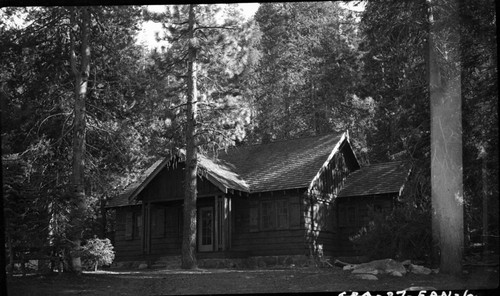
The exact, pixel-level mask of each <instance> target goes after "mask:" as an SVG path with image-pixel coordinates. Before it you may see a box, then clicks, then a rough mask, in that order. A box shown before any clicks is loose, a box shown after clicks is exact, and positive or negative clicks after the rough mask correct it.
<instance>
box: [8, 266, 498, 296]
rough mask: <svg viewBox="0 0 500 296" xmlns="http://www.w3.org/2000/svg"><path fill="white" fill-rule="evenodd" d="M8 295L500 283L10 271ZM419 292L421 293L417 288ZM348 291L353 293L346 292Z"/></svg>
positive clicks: (486, 275) (317, 272) (487, 280)
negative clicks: (17, 273)
mask: <svg viewBox="0 0 500 296" xmlns="http://www.w3.org/2000/svg"><path fill="white" fill-rule="evenodd" d="M7 284H8V291H9V295H172V294H228V293H229V294H238V293H287V292H325V291H336V292H342V291H367V290H368V291H399V290H403V289H406V288H409V287H412V286H413V287H414V286H419V287H434V288H436V289H438V290H450V289H452V290H466V289H467V290H476V289H493V288H496V287H498V269H496V270H481V271H474V272H472V273H469V274H465V275H464V276H462V277H451V276H447V275H442V274H434V275H415V274H407V275H405V276H403V277H400V278H398V277H393V276H389V275H382V276H380V275H379V280H378V281H369V280H359V279H356V278H354V277H353V276H352V275H351V274H350V273H349V272H347V271H343V270H341V269H340V268H329V269H317V268H300V269H299V268H295V269H264V270H232V269H208V270H197V271H183V270H145V271H100V272H87V273H84V274H83V275H81V276H73V275H70V274H62V275H57V274H55V275H50V276H36V275H35V276H27V277H24V278H23V277H18V276H15V277H10V278H9V279H8V280H7ZM414 294H415V295H417V294H418V293H415V292H414ZM348 295H350V294H348Z"/></svg>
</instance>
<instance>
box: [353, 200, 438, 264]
mask: <svg viewBox="0 0 500 296" xmlns="http://www.w3.org/2000/svg"><path fill="white" fill-rule="evenodd" d="M369 212H370V217H371V219H370V220H371V221H370V222H369V224H368V225H366V226H365V227H363V228H361V230H360V231H359V232H358V233H357V234H356V235H354V236H352V237H351V238H350V240H351V241H352V242H353V243H354V244H355V246H356V247H357V248H358V250H359V251H361V253H362V254H363V255H366V256H368V257H370V259H371V260H375V259H383V258H394V259H399V260H404V259H412V260H419V261H425V262H429V260H430V255H431V247H432V229H431V213H430V210H428V209H426V210H423V209H421V208H417V207H412V206H409V205H402V206H400V207H396V208H394V209H393V210H392V211H391V212H390V213H388V214H384V213H375V212H374V211H373V210H370V211H369Z"/></svg>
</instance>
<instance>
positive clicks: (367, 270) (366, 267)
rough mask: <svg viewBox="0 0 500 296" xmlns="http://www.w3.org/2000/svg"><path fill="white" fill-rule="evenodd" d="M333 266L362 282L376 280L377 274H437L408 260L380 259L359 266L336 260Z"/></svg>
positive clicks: (400, 275)
mask: <svg viewBox="0 0 500 296" xmlns="http://www.w3.org/2000/svg"><path fill="white" fill-rule="evenodd" d="M335 264H336V265H340V266H343V270H349V271H351V273H352V274H354V276H355V277H356V278H359V279H363V280H378V278H377V276H376V275H378V274H389V275H392V276H397V277H402V276H403V275H405V274H406V273H408V272H411V273H414V274H425V275H428V274H431V273H432V272H435V273H437V272H438V270H434V271H433V270H431V269H429V268H427V267H424V266H421V265H416V264H412V263H411V261H410V260H406V261H403V262H398V261H396V260H393V259H381V260H375V261H371V262H367V263H361V264H348V263H344V262H341V261H338V260H336V261H335Z"/></svg>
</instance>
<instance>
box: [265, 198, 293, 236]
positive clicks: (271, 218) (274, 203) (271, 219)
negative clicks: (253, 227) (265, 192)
mask: <svg viewBox="0 0 500 296" xmlns="http://www.w3.org/2000/svg"><path fill="white" fill-rule="evenodd" d="M288 226H289V223H288V201H287V200H266V201H262V202H261V203H260V229H261V230H272V229H286V228H288Z"/></svg>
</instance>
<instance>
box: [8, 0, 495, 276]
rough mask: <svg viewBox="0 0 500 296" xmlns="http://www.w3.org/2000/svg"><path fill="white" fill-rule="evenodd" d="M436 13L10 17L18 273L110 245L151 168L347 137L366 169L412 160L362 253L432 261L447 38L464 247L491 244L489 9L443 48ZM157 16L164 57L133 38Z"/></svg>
mask: <svg viewBox="0 0 500 296" xmlns="http://www.w3.org/2000/svg"><path fill="white" fill-rule="evenodd" d="M441 2H443V3H445V4H446V2H450V1H441ZM451 2H453V1H451ZM429 3H430V1H425V0H414V1H385V0H377V1H375V0H374V1H367V2H362V3H361V2H358V5H364V6H365V9H364V10H363V11H362V12H356V11H353V10H350V9H347V8H346V7H345V6H344V5H342V3H340V2H290V3H286V2H285V3H272V2H271V3H262V4H260V7H259V9H258V10H257V12H256V14H255V16H254V17H253V18H250V19H245V18H244V17H243V14H242V11H241V10H240V9H239V8H238V5H236V4H227V5H196V6H192V5H175V6H174V5H172V6H167V8H166V9H165V10H164V11H163V12H152V11H149V10H148V9H147V7H143V6H109V7H108V6H89V7H85V6H81V7H4V8H2V9H1V10H0V58H1V59H0V60H1V62H0V83H1V85H0V99H1V133H2V136H1V141H2V142H1V145H2V146H1V147H2V180H3V207H4V216H5V221H6V222H5V249H6V257H7V258H8V262H7V263H9V262H10V263H11V264H12V263H13V262H14V261H19V260H25V259H28V258H38V257H40V256H61V257H62V258H66V259H68V260H71V259H73V260H74V259H75V258H79V256H77V255H75V250H77V249H78V248H79V247H80V246H81V245H82V244H83V243H85V242H87V241H91V239H93V238H94V237H98V238H103V239H104V238H110V239H112V234H113V219H114V216H113V212H112V211H107V210H106V209H105V205H106V202H107V200H109V199H110V198H113V197H114V196H116V195H117V194H119V193H120V192H121V191H122V190H123V189H124V188H125V187H126V186H127V185H128V184H130V183H132V182H134V181H135V180H137V178H138V177H139V175H140V174H141V173H142V172H143V171H144V170H145V169H147V168H148V167H149V166H150V165H151V164H152V163H153V162H154V161H155V160H156V159H157V158H158V157H162V156H167V155H172V154H174V153H178V151H179V149H186V148H188V151H189V150H190V149H189V147H191V148H192V149H194V150H193V151H194V157H195V158H194V159H196V153H202V154H204V153H212V152H214V151H215V152H216V151H219V150H221V149H226V148H228V147H231V146H237V145H248V144H255V143H265V142H269V141H275V140H281V139H290V138H297V137H303V136H311V135H318V134H324V133H329V132H341V131H345V130H348V131H349V133H350V136H351V138H352V144H353V146H354V148H355V149H356V153H357V157H358V159H359V160H360V161H361V162H362V164H364V165H366V164H369V163H377V162H383V161H389V160H401V161H405V162H408V163H409V164H410V165H411V166H412V171H411V175H410V178H409V180H408V182H407V184H406V186H405V189H404V191H403V194H402V197H401V200H400V206H399V207H397V208H395V209H394V210H393V212H392V213H391V214H390V215H389V216H388V217H375V218H376V219H375V223H372V224H370V226H369V227H366V228H364V229H363V231H361V232H360V233H359V234H358V235H357V236H356V237H353V238H352V239H353V241H355V242H357V243H358V244H359V246H360V248H365V249H366V252H372V254H373V255H375V256H378V257H381V258H384V257H393V258H394V257H395V256H400V257H401V258H402V257H405V256H406V257H416V258H419V259H422V260H430V259H429V258H430V257H432V252H433V251H432V248H433V247H432V233H431V228H432V227H431V224H432V223H431V212H432V193H431V154H432V151H431V147H432V145H431V138H432V137H431V130H432V128H431V126H432V122H431V98H432V94H431V91H430V88H429V81H430V79H432V75H431V74H430V73H431V72H432V71H430V68H431V66H429V65H430V64H432V61H429V56H433V55H429V52H430V49H429V48H430V44H431V42H430V40H434V42H436V43H439V42H441V41H443V40H445V39H446V38H444V37H443V36H449V35H450V34H453V32H456V33H457V34H458V35H459V36H460V38H459V41H457V42H455V41H453V40H452V39H450V40H452V41H449V42H448V43H443V44H440V45H439V44H438V46H437V47H436V48H439V49H443V48H444V50H443V51H441V50H437V51H436V52H437V54H436V55H437V59H441V60H444V61H448V60H447V59H448V57H449V56H450V55H453V54H455V56H457V57H458V58H457V59H455V60H453V61H452V62H453V65H452V66H450V65H449V64H451V63H450V62H447V63H444V62H443V63H440V64H439V65H441V67H440V71H441V72H440V73H441V74H440V77H445V76H446V75H448V73H451V72H453V71H454V70H453V69H459V72H458V74H457V75H458V77H460V92H459V94H460V96H461V129H460V133H461V139H462V140H461V141H462V144H461V149H462V158H461V159H462V167H461V172H463V223H464V227H463V228H464V247H465V251H466V254H467V252H473V251H474V250H475V248H482V249H485V248H488V249H491V250H493V249H496V250H497V249H498V235H499V234H498V206H499V205H498V193H499V192H498V155H499V152H498V144H499V143H498V138H499V137H498V77H497V42H496V32H497V31H496V30H497V29H496V14H495V3H494V1H492V0H479V1H478V0H463V1H459V4H458V10H457V14H458V22H457V23H456V25H453V26H450V25H449V24H448V27H453V28H452V29H447V28H446V27H447V26H446V24H445V25H443V23H446V22H445V21H443V20H442V22H441V24H440V25H441V26H442V27H444V29H442V28H441V27H439V28H440V29H439V32H441V33H442V34H444V35H443V36H441V37H443V38H436V36H434V38H432V36H430V34H431V33H432V32H435V31H433V30H432V26H437V25H439V24H433V23H432V22H431V20H432V18H430V16H431V14H432V13H431V12H430V11H431V10H430V9H429ZM433 13H434V16H439V15H440V14H439V13H440V12H439V9H436V11H434V12H433ZM20 20H21V21H20ZM147 22H156V23H161V24H162V32H161V34H157V39H158V40H160V39H164V42H165V43H164V44H166V46H162V47H158V48H151V47H148V46H146V45H145V44H141V43H139V42H138V41H137V40H138V39H139V33H140V31H141V30H140V29H141V26H142V24H144V23H147ZM452 31H453V32H452ZM443 42H444V41H443ZM455 71H456V70H455ZM193 102H195V103H193ZM186 157H187V159H190V157H191V158H192V157H193V155H189V153H188V155H187V156H186ZM194 188H196V187H194ZM187 214H189V213H186V212H185V215H187ZM185 224H188V223H185ZM377 242H378V243H377ZM380 242H384V244H382V243H380ZM374 245H377V246H378V247H377V248H374V247H373V246H374ZM66 265H67V268H71V267H72V266H75V265H76V266H78V263H75V262H73V264H69V263H67V264H66ZM188 265H189V264H188V263H186V266H188ZM2 268H3V267H2Z"/></svg>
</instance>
